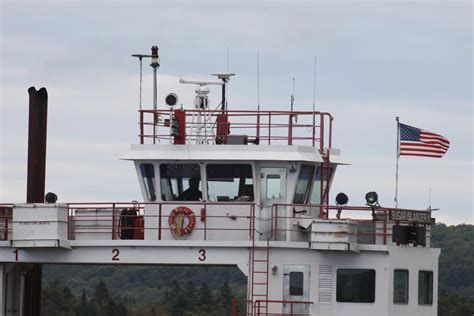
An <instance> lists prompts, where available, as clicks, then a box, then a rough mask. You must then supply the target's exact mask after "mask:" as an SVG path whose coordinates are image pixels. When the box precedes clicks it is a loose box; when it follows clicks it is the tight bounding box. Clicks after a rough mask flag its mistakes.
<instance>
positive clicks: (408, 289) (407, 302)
mask: <svg viewBox="0 0 474 316" xmlns="http://www.w3.org/2000/svg"><path fill="white" fill-rule="evenodd" d="M397 272H406V288H405V289H406V291H404V292H405V295H404V297H406V302H397V301H395V299H396V296H395V284H396V281H395V279H396V273H397ZM409 302H410V271H409V270H408V269H394V270H393V304H395V305H408V304H409Z"/></svg>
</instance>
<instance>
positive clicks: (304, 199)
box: [293, 164, 318, 204]
mask: <svg viewBox="0 0 474 316" xmlns="http://www.w3.org/2000/svg"><path fill="white" fill-rule="evenodd" d="M303 168H310V169H312V171H311V174H310V176H309V179H308V180H309V181H308V185H307V187H306V190H305V192H304V193H303V197H302V201H297V200H296V194H297V192H296V190H297V188H298V183H299V181H300V178H301V170H302V169H303ZM317 168H318V167H317V166H316V165H310V164H301V166H300V168H299V169H300V170H299V173H298V178H297V179H296V185H295V192H294V193H293V204H308V202H309V201H310V200H311V193H312V191H313V185H314V177H315V176H316V170H317ZM299 202H301V203H299Z"/></svg>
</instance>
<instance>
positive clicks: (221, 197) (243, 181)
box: [206, 164, 254, 202]
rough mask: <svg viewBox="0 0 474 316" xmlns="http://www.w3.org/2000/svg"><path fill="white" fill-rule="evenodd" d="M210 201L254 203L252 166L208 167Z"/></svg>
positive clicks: (214, 165) (211, 165) (212, 165)
mask: <svg viewBox="0 0 474 316" xmlns="http://www.w3.org/2000/svg"><path fill="white" fill-rule="evenodd" d="M206 172H207V191H208V195H209V196H208V199H209V201H221V202H226V201H253V200H254V188H253V178H252V166H251V165H244V164H232V165H231V164H209V165H207V166H206Z"/></svg>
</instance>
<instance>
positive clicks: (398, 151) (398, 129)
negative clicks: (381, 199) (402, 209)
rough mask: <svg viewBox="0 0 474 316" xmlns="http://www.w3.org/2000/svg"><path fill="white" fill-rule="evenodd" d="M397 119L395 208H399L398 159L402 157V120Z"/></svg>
mask: <svg viewBox="0 0 474 316" xmlns="http://www.w3.org/2000/svg"><path fill="white" fill-rule="evenodd" d="M396 120H397V158H396V161H397V162H396V167H395V169H396V171H395V208H398V160H399V159H400V120H399V117H398V116H397V117H396Z"/></svg>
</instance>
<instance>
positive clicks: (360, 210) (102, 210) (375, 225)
mask: <svg viewBox="0 0 474 316" xmlns="http://www.w3.org/2000/svg"><path fill="white" fill-rule="evenodd" d="M67 205H68V207H69V218H68V236H69V239H71V240H72V239H74V238H75V236H80V235H87V234H90V235H91V236H94V235H96V236H97V235H98V234H105V235H108V238H107V239H113V240H114V239H118V238H119V233H120V229H121V228H120V222H119V221H120V212H121V210H123V209H125V208H133V207H136V204H134V203H129V202H99V203H95V202H93V203H68V204H67ZM145 205H155V206H156V207H157V208H158V214H157V215H144V214H143V209H144V207H145ZM217 205H219V206H221V207H224V208H226V207H227V208H231V207H236V206H237V207H247V208H248V209H247V212H240V213H239V215H229V214H225V212H224V211H223V212H222V214H214V215H210V214H208V213H207V210H208V208H209V207H213V206H217ZM176 206H188V207H194V208H195V209H196V207H197V208H198V209H199V210H200V211H201V214H196V217H197V218H198V219H197V221H199V222H200V223H202V225H198V226H199V227H196V228H195V229H194V231H195V232H202V239H203V240H208V234H209V233H210V232H215V231H221V232H232V231H234V232H239V231H245V232H246V234H245V236H246V238H245V239H243V240H253V238H255V236H256V234H255V232H256V231H258V230H259V226H258V225H257V224H256V222H257V220H258V216H257V215H256V207H257V205H256V204H255V203H253V202H225V203H223V202H178V201H173V202H161V203H140V204H139V207H138V216H140V217H142V218H143V219H144V220H145V221H146V219H147V218H149V219H153V218H157V225H156V227H151V228H149V227H148V228H143V227H129V228H127V229H128V230H131V231H136V230H143V231H144V230H155V231H156V234H157V239H158V240H162V239H163V232H165V231H166V232H168V231H169V227H168V226H169V225H168V219H169V210H168V211H167V212H166V214H164V211H163V208H165V207H168V209H171V208H174V207H176ZM2 208H3V210H6V209H8V210H9V211H8V212H7V211H3V213H1V214H0V239H1V240H8V239H9V236H10V235H11V232H12V225H11V223H12V212H13V211H14V210H12V205H11V204H1V205H0V209H2ZM281 209H284V210H285V211H284V212H282V213H283V214H280V212H279V211H280V210H281ZM321 209H323V210H324V211H323V212H321ZM77 210H79V211H77ZM80 210H89V211H93V210H95V211H96V213H92V214H89V215H87V214H86V215H84V214H81V211H80ZM392 210H393V209H390V208H384V207H377V208H374V209H372V208H371V207H367V206H333V205H331V206H322V205H309V204H274V205H273V206H272V211H271V212H272V215H271V221H270V226H269V227H268V232H267V235H266V236H268V238H269V239H270V240H281V239H279V236H281V234H284V235H285V238H286V233H287V232H294V231H298V232H300V233H308V234H310V233H311V231H309V230H302V229H299V228H297V227H293V226H289V227H283V225H282V223H283V222H285V221H287V220H288V219H295V218H297V214H298V213H301V211H306V212H307V213H306V214H305V215H308V216H310V217H312V218H320V219H324V220H336V219H337V213H338V212H341V214H339V217H340V218H341V219H343V218H351V219H353V220H354V221H356V222H357V223H359V224H366V225H365V226H366V228H367V227H368V228H371V229H369V230H366V231H361V230H360V229H359V230H358V232H357V237H359V238H365V241H363V242H360V243H369V244H375V243H381V244H387V243H388V242H390V241H391V232H390V227H391V225H395V224H399V222H397V221H393V220H389V219H388V214H387V213H388V212H389V211H392ZM397 211H417V212H426V213H429V211H421V210H407V209H397ZM321 215H322V218H321ZM347 215H350V216H347ZM374 215H375V216H374ZM202 216H204V217H205V220H203V221H201V217H202ZM123 217H134V216H132V215H122V218H123ZM222 218H231V219H235V220H240V221H242V220H244V221H246V222H244V223H241V224H240V225H237V227H232V225H225V227H224V226H216V225H214V224H212V222H213V221H214V220H219V219H222ZM91 221H94V222H95V223H96V224H95V225H91V226H90V227H87V225H82V226H81V225H77V224H78V223H79V224H80V223H87V222H91ZM214 222H215V221H214ZM210 223H211V226H209V224H210ZM426 226H427V225H426ZM359 227H360V225H359ZM378 237H380V239H378V240H377V241H376V239H377V238H378ZM427 238H429V236H427ZM284 240H286V239H284ZM288 241H290V240H288Z"/></svg>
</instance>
